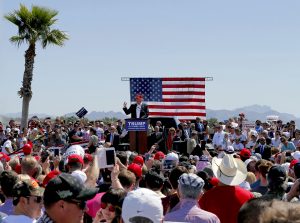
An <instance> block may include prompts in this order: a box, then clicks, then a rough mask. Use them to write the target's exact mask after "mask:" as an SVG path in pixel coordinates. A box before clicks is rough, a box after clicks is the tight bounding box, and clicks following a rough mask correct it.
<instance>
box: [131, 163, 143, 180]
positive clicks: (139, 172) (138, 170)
mask: <svg viewBox="0 0 300 223" xmlns="http://www.w3.org/2000/svg"><path fill="white" fill-rule="evenodd" d="M127 169H128V170H129V171H131V172H132V173H134V175H135V176H136V177H141V176H142V167H141V166H140V165H139V164H136V163H132V164H130V165H129V166H128V167H127Z"/></svg>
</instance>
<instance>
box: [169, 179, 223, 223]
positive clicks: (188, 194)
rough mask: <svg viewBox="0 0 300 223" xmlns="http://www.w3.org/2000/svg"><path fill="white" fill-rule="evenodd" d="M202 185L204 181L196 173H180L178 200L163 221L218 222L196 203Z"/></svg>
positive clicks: (213, 215)
mask: <svg viewBox="0 0 300 223" xmlns="http://www.w3.org/2000/svg"><path fill="white" fill-rule="evenodd" d="M203 186H204V181H203V180H202V179H201V178H200V177H198V176H197V175H196V174H193V173H189V174H186V173H184V174H182V175H181V176H180V177H179V180H178V189H177V191H178V195H179V199H180V202H179V203H178V204H177V205H176V206H175V207H174V208H173V209H172V210H171V211H170V212H169V213H168V214H166V216H165V218H164V221H176V222H191V223H196V222H197V223H219V222H220V220H219V218H218V217H217V216H216V215H215V214H213V213H211V212H208V211H204V210H202V209H201V208H200V207H199V205H198V200H199V198H200V196H201V194H202V188H203Z"/></svg>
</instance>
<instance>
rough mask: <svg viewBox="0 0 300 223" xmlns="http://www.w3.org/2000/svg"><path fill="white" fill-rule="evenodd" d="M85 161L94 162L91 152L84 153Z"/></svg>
mask: <svg viewBox="0 0 300 223" xmlns="http://www.w3.org/2000/svg"><path fill="white" fill-rule="evenodd" d="M83 161H84V162H87V163H88V162H92V161H93V156H92V155H91V154H89V153H85V154H84V157H83Z"/></svg>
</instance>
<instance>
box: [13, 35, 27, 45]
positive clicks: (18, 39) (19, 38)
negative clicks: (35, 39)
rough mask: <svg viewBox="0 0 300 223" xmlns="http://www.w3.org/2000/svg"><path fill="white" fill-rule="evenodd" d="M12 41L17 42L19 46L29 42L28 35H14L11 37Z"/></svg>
mask: <svg viewBox="0 0 300 223" xmlns="http://www.w3.org/2000/svg"><path fill="white" fill-rule="evenodd" d="M9 40H10V42H12V43H15V44H16V45H17V46H18V47H19V46H20V45H21V44H22V43H24V42H27V37H26V36H12V37H10V39H9Z"/></svg>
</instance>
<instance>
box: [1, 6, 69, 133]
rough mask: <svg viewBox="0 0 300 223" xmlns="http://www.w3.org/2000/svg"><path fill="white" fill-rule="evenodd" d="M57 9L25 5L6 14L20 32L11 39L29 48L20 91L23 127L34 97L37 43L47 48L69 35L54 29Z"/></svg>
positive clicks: (59, 44)
mask: <svg viewBox="0 0 300 223" xmlns="http://www.w3.org/2000/svg"><path fill="white" fill-rule="evenodd" d="M57 14H58V12H57V11H55V10H51V9H48V8H44V7H38V6H32V7H31V11H30V10H29V9H28V8H27V7H26V6H24V5H22V4H21V5H20V9H19V10H15V11H13V12H11V13H9V14H7V15H5V16H4V18H5V19H7V20H8V21H10V22H11V23H13V24H14V25H16V26H17V28H18V34H17V35H15V36H12V37H11V38H10V41H11V42H12V43H15V44H16V45H17V46H18V47H19V46H20V45H21V44H23V43H26V44H28V49H27V50H26V51H25V70H24V74H23V82H22V87H21V89H20V90H19V91H18V94H19V96H20V97H21V98H22V99H23V102H22V120H21V127H22V128H23V127H27V120H28V112H29V102H30V100H31V98H32V90H31V82H32V76H33V65H34V58H35V56H36V54H35V51H36V43H37V42H40V43H41V45H42V47H43V48H44V49H45V48H46V47H47V46H48V45H49V44H53V45H58V46H63V44H64V42H65V40H67V39H68V36H67V34H66V33H65V32H63V31H60V30H58V29H53V28H52V26H53V25H54V24H55V22H56V21H57V19H56V18H55V17H56V15H57Z"/></svg>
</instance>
